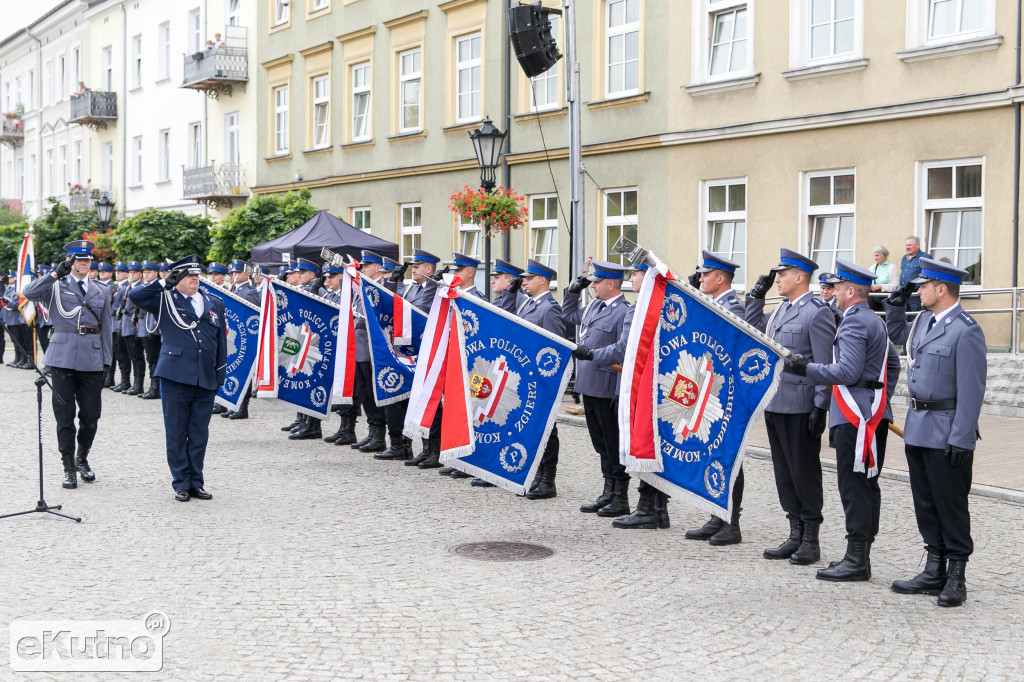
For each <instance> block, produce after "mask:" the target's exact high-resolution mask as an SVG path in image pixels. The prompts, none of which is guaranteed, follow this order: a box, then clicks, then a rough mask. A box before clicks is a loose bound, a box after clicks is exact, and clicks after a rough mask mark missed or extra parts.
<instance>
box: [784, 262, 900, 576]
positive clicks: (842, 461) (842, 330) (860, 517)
mask: <svg viewBox="0 0 1024 682" xmlns="http://www.w3.org/2000/svg"><path fill="white" fill-rule="evenodd" d="M835 267H836V275H835V277H834V278H832V279H830V280H829V281H830V282H831V283H832V284H833V285H835V290H836V305H837V306H838V308H839V310H841V311H842V313H843V321H842V322H841V323H840V324H839V329H838V330H837V331H836V338H835V341H834V342H833V351H832V353H833V358H834V361H833V362H832V363H827V362H826V363H822V362H814V363H808V361H807V358H805V357H803V356H801V355H800V354H799V353H794V354H793V355H792V356H790V358H789V364H787V366H786V368H785V371H786V372H792V373H795V374H797V375H800V376H806V377H807V378H808V379H810V380H811V381H812V382H813V383H815V384H821V385H826V386H835V387H836V389H835V390H833V392H832V403H831V407H830V409H829V428H830V429H831V430H832V435H833V440H834V442H835V447H836V472H837V474H836V475H837V478H838V482H839V497H840V498H841V499H842V502H843V511H844V512H845V513H846V543H847V546H846V555H845V556H844V557H843V559H842V561H838V562H835V561H833V562H832V563H830V564H829V567H828V568H823V569H820V570H819V571H818V573H817V578H818V579H819V580H829V581H832V582H849V581H861V580H869V579H870V578H871V560H870V553H871V543H872V542H874V540H875V536H876V535H877V534H878V516H879V511H880V510H881V507H882V496H881V491H880V490H879V487H878V475H877V473H875V474H872V473H871V471H870V468H869V466H868V465H867V462H863V463H855V460H856V458H857V457H856V454H857V442H858V439H859V438H864V437H865V432H861V433H860V434H858V429H857V427H856V426H854V425H853V424H852V423H851V422H850V420H849V419H848V418H847V414H850V416H853V417H857V415H858V413H859V415H860V417H859V418H858V419H859V421H860V422H861V423H862V424H869V423H870V420H871V419H872V407H873V406H874V405H880V404H881V402H882V401H884V402H885V410H884V412H882V413H881V415H880V416H881V421H880V422H879V423H878V424H877V426H876V429H875V437H874V442H875V446H874V451H873V452H871V453H869V452H867V451H865V452H864V455H865V456H866V457H867V456H873V457H874V459H875V461H876V464H877V469H878V471H879V472H880V471H881V470H882V466H883V464H884V460H885V442H886V435H887V434H888V426H889V423H890V422H891V421H892V410H891V409H890V407H889V398H890V397H891V396H892V392H893V390H894V389H895V387H896V382H897V381H898V380H899V376H900V364H899V358H898V356H897V355H896V351H895V350H894V349H893V347H892V345H891V344H890V343H889V339H888V337H887V335H886V330H885V324H884V323H883V322H882V321H881V320H880V319H879V318H878V316H876V315H875V314H874V312H872V310H871V308H870V307H869V306H868V302H867V301H868V292H869V290H870V289H869V288H870V286H871V283H872V282H873V281H874V273H872V272H871V271H870V270H868V269H867V268H862V267H860V266H859V265H855V264H853V263H849V262H847V261H844V260H840V259H838V258H837V259H836V265H835ZM883 372H884V373H883ZM883 379H884V381H883ZM839 387H845V390H843V389H840V388H839ZM845 396H849V399H847V398H846V397H845ZM840 401H841V402H840ZM855 466H856V467H857V468H858V469H861V470H860V471H854V467H855Z"/></svg>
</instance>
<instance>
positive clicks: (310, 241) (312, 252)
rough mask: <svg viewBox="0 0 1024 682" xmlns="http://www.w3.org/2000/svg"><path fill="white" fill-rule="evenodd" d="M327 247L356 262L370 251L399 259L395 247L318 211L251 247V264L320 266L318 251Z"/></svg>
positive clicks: (326, 213)
mask: <svg viewBox="0 0 1024 682" xmlns="http://www.w3.org/2000/svg"><path fill="white" fill-rule="evenodd" d="M325 246H326V247H327V248H328V249H330V250H331V251H334V252H335V253H340V254H343V255H345V256H351V257H352V258H354V259H356V260H359V252H360V251H362V250H363V249H369V250H370V251H373V252H374V253H378V254H380V255H381V256H387V257H388V258H393V259H395V260H398V245H397V244H393V243H391V242H389V241H384V240H383V239H379V238H378V237H374V236H373V235H372V234H367V233H366V232H363V231H362V230H359V229H357V228H355V227H353V226H352V225H349V224H348V223H346V222H345V221H344V220H341V219H340V218H335V217H334V216H333V215H331V214H330V213H328V212H327V211H320V212H319V213H317V214H316V215H315V216H313V217H312V218H310V219H309V220H308V221H306V222H305V223H303V224H302V225H300V226H299V227H296V228H295V229H294V230H292V231H291V232H289V233H287V234H283V235H281V236H280V237H278V238H277V239H273V240H271V241H269V242H267V243H265V244H260V245H258V246H254V247H252V251H251V252H250V254H251V259H252V262H253V263H254V264H256V265H260V266H269V265H280V264H281V263H282V262H283V260H284V259H286V258H307V259H309V260H311V261H314V262H316V263H323V262H324V259H323V258H322V257H321V256H320V252H321V250H322V249H323V248H324V247H325Z"/></svg>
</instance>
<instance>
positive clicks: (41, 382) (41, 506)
mask: <svg viewBox="0 0 1024 682" xmlns="http://www.w3.org/2000/svg"><path fill="white" fill-rule="evenodd" d="M0 327H3V331H4V332H7V336H8V337H10V339H11V342H12V343H14V345H15V347H16V348H18V350H20V351H21V352H22V353H23V354H24V355H25V357H30V356H29V354H28V353H26V352H25V349H24V348H22V347H21V344H20V343H18V341H17V340H16V339H15V338H14V335H13V334H11V330H10V329H8V328H7V325H6V324H5V323H4V322H3V321H2V320H0ZM32 369H34V370H35V371H36V374H38V375H39V377H38V378H37V379H36V380H35V385H36V406H37V407H38V408H39V409H38V414H37V417H36V421H37V424H38V426H39V501H38V502H36V508H35V509H29V510H28V511H22V512H14V513H13V514H3V515H0V519H6V518H9V517H11V516H23V515H25V514H33V513H35V512H46V513H47V514H53V515H54V516H62V517H64V518H65V519H71V520H72V521H75V522H77V523H81V522H82V519H81V518H80V517H77V516H69V515H68V514H61V513H60V512H58V511H54V510H55V509H60V508H61V506H62V505H59V504H58V505H54V506H50V505H48V504H47V503H46V499H45V498H44V497H43V386H49V387H50V390H51V391H53V395H54V396H56V398H57V400H58V402H60V404H61V405H63V404H64V399H63V398H62V397H61V395H60V394H59V393H57V391H55V390H54V388H53V384H51V383H50V381H49V380H48V379H47V378H46V375H45V374H43V373H42V372H40V371H39V367H38V365H37V363H34V362H33V363H32Z"/></svg>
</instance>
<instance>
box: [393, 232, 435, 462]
mask: <svg viewBox="0 0 1024 682" xmlns="http://www.w3.org/2000/svg"><path fill="white" fill-rule="evenodd" d="M440 262H441V259H440V258H438V257H437V256H435V255H434V254H432V253H430V252H429V251H424V250H423V249H413V252H412V261H411V262H410V270H411V272H412V282H413V283H412V285H411V286H410V287H409V288H408V289H406V290H405V293H404V294H403V295H402V297H403V298H404V299H405V300H407V301H410V302H411V303H412V304H413V305H414V306H416V307H417V308H419V309H420V310H422V311H424V312H429V311H430V306H431V305H432V304H433V303H434V294H435V293H436V292H437V280H438V279H440V276H441V275H440V273H438V271H437V265H438V263H440ZM398 404H401V405H403V407H402V421H403V422H404V421H405V410H406V409H407V408H408V407H409V404H408V401H403V402H402V403H398ZM443 409H444V405H443V404H442V405H439V406H438V408H437V412H436V413H435V414H434V421H433V423H431V425H430V435H429V437H428V438H425V439H421V440H422V442H423V451H422V452H420V454H419V455H417V456H416V457H413V458H412V459H410V460H406V461H405V466H416V467H419V468H420V469H439V468H441V414H442V410H443ZM410 447H411V445H410Z"/></svg>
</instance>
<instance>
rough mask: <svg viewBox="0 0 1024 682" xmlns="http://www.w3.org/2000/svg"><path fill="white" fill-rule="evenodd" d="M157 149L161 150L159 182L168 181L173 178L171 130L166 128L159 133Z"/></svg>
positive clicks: (158, 168) (158, 169)
mask: <svg viewBox="0 0 1024 682" xmlns="http://www.w3.org/2000/svg"><path fill="white" fill-rule="evenodd" d="M157 151H158V152H159V164H160V165H159V166H158V167H157V171H158V179H157V182H166V181H167V180H170V179H171V130H170V128H164V129H163V130H161V131H160V132H159V134H158V135H157Z"/></svg>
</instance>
